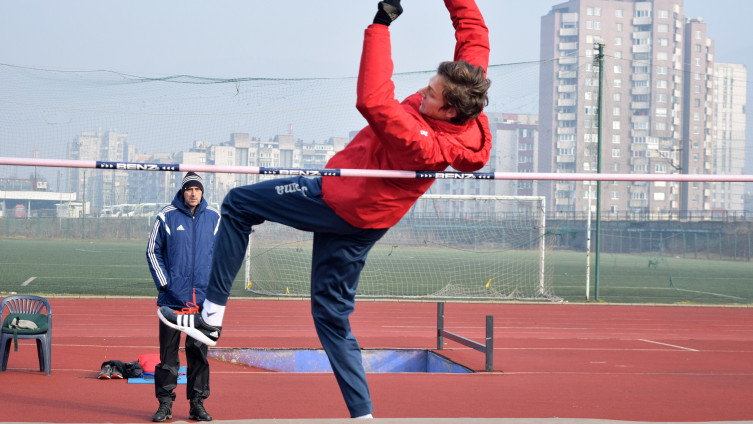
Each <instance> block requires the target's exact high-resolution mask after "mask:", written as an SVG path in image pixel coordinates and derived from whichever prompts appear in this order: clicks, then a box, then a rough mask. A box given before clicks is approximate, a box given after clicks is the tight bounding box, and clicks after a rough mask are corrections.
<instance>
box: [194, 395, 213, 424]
mask: <svg viewBox="0 0 753 424" xmlns="http://www.w3.org/2000/svg"><path fill="white" fill-rule="evenodd" d="M190 402H191V409H190V410H189V411H188V419H189V420H196V421H212V416H211V415H209V414H208V413H207V410H206V409H204V399H202V398H193V399H191V401H190Z"/></svg>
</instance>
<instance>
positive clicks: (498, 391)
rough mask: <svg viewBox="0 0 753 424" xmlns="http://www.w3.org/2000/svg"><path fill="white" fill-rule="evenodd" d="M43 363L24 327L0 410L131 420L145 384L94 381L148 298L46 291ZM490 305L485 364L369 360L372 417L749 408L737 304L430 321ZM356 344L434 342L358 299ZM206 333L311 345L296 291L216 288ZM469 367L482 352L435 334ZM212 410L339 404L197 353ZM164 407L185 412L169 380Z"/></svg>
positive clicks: (329, 392) (398, 308) (750, 326)
mask: <svg viewBox="0 0 753 424" xmlns="http://www.w3.org/2000/svg"><path fill="white" fill-rule="evenodd" d="M51 302H52V308H53V315H54V318H53V352H52V375H51V376H45V375H44V373H42V372H39V371H38V363H37V359H36V350H35V347H34V345H33V341H19V351H18V352H14V351H13V350H12V349H11V353H10V360H9V362H8V370H7V371H5V372H3V373H2V374H0V411H2V421H4V422H56V423H67V422H96V423H104V422H113V423H126V422H145V421H149V420H150V418H151V415H152V413H153V412H154V411H155V410H156V406H157V402H156V400H155V399H154V390H153V386H151V385H145V384H127V383H126V381H122V380H121V381H116V380H98V379H97V375H98V371H99V368H100V364H101V363H102V362H103V361H106V360H122V361H134V360H136V359H137V358H138V355H140V354H142V353H157V352H158V347H157V317H156V306H155V304H154V300H153V299H90V298H85V299H74V298H52V299H51ZM486 315H493V316H494V327H495V328H494V331H495V339H494V347H495V350H494V355H495V356H494V361H495V362H494V365H495V372H494V373H484V372H481V373H477V374H466V375H447V374H369V375H368V379H369V384H370V387H371V392H372V397H373V400H374V405H375V416H377V417H379V418H430V417H443V418H456V417H471V418H548V417H560V418H584V419H585V418H590V419H607V420H624V421H659V422H691V421H692V422H699V421H742V420H753V402H752V400H753V309H750V308H723V307H689V306H681V307H679V306H617V305H581V304H470V303H448V304H447V305H446V306H445V328H446V329H447V330H448V331H451V332H454V333H456V334H460V335H462V336H464V337H467V338H471V339H473V340H476V341H478V342H480V343H483V342H484V336H485V328H484V326H485V316H486ZM351 321H352V324H353V329H354V333H355V334H356V336H357V337H358V339H359V342H360V343H361V346H362V347H363V348H421V349H435V348H436V304H434V303H414V302H370V301H361V302H359V303H358V304H357V306H356V312H355V313H354V314H353V316H352V320H351ZM218 347H225V348H227V347H249V348H251V347H253V348H279V347H285V348H319V347H320V346H319V343H318V340H317V338H316V334H315V332H314V329H313V323H312V320H311V318H310V316H309V303H308V301H276V300H250V299H238V300H236V299H232V300H231V302H230V303H229V305H228V310H227V312H226V315H225V322H224V328H223V336H222V338H221V339H220V344H219V345H218ZM443 354H445V355H446V356H448V357H449V358H451V359H453V360H456V361H458V362H460V363H462V364H463V365H466V366H468V367H471V368H473V369H476V370H483V369H484V355H483V354H481V353H479V352H477V351H475V350H472V349H469V348H466V347H463V346H461V345H459V344H457V343H454V342H452V341H447V340H446V349H445V350H443ZM211 387H212V396H211V397H210V398H209V399H208V400H207V402H206V406H207V410H208V411H209V412H210V413H211V414H212V415H213V416H214V418H215V420H241V419H274V418H276V419H300V418H309V419H311V418H346V417H347V410H346V408H345V405H344V403H343V401H342V398H341V396H340V393H339V390H338V388H337V385H336V383H335V380H334V377H333V376H332V375H331V374H283V373H273V372H266V371H262V370H257V369H254V368H251V367H245V366H240V365H234V364H229V363H224V362H220V361H216V360H213V362H212V374H211ZM177 393H178V399H177V400H176V403H175V405H174V408H173V420H174V421H175V420H187V419H188V403H187V401H186V400H185V386H183V385H180V386H179V387H178V390H177Z"/></svg>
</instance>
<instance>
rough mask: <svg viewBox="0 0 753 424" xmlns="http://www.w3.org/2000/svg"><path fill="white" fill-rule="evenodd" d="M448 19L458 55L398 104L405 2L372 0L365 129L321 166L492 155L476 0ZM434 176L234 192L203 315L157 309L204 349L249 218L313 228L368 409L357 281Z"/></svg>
mask: <svg viewBox="0 0 753 424" xmlns="http://www.w3.org/2000/svg"><path fill="white" fill-rule="evenodd" d="M445 5H446V6H447V10H449V11H450V16H451V17H452V22H453V25H454V27H455V35H456V39H457V45H456V48H455V59H456V60H455V61H452V62H443V63H442V64H440V65H439V68H438V69H437V74H436V75H434V76H433V77H432V78H431V79H430V80H429V85H428V86H426V87H424V88H422V89H421V90H419V91H418V93H416V94H414V95H412V96H410V97H408V98H407V99H405V100H404V101H403V102H402V103H399V102H398V101H397V100H395V98H394V97H395V94H394V85H393V83H392V81H391V79H392V61H391V59H390V36H389V30H388V26H389V25H390V23H391V22H392V21H393V20H394V19H395V18H397V17H398V16H399V15H400V13H401V12H402V7H401V6H400V0H386V1H382V2H379V6H378V12H377V15H376V17H375V18H374V24H373V25H370V26H369V27H368V28H367V29H366V35H365V39H364V46H363V55H362V59H361V70H360V73H359V76H358V103H357V107H358V109H359V110H360V111H361V113H362V114H363V116H364V117H365V118H366V120H367V121H368V123H369V126H368V127H366V128H364V129H363V130H361V132H360V133H358V135H357V136H356V137H355V138H354V139H353V141H352V142H351V143H350V144H349V145H348V146H347V147H346V148H345V149H343V150H342V151H341V152H339V153H337V154H336V155H335V156H334V157H333V158H332V159H331V160H330V161H329V163H328V164H327V167H328V168H333V167H334V168H361V169H397V170H426V171H440V170H444V169H445V168H447V167H448V166H452V167H453V168H455V169H457V170H459V171H475V170H477V169H479V168H481V167H482V166H484V164H485V163H486V161H487V160H488V159H489V150H490V149H491V140H492V137H491V133H490V131H489V125H488V121H487V119H486V116H485V115H483V113H482V110H483V107H484V105H485V104H486V101H487V98H486V92H487V89H488V88H489V84H490V83H489V81H488V80H487V79H486V66H487V64H488V60H489V59H488V57H489V37H488V31H487V29H486V26H485V25H484V20H483V18H482V17H481V13H480V12H479V10H478V8H477V7H476V4H475V2H474V1H473V0H445ZM432 182H433V181H432V180H405V179H379V178H355V177H319V178H305V177H292V178H280V179H275V180H269V181H264V182H260V183H257V184H253V185H249V186H244V187H238V188H234V189H233V190H231V191H230V193H228V195H227V196H226V197H225V200H224V201H223V203H222V221H221V224H220V228H219V231H218V233H217V236H216V238H215V246H214V255H213V257H212V270H211V274H210V277H209V286H208V287H207V293H206V300H205V301H204V303H203V306H202V311H201V313H200V314H189V315H180V314H176V313H174V311H173V310H172V309H170V308H166V307H162V308H160V309H159V311H158V314H159V316H160V319H161V320H162V322H163V323H165V324H166V325H168V326H170V327H172V328H175V329H178V330H181V331H183V332H185V333H186V334H188V335H189V336H191V337H193V338H194V339H196V340H200V341H202V342H204V343H206V344H208V345H210V346H214V345H215V344H216V342H217V340H218V339H219V337H220V333H221V331H222V328H221V325H222V318H223V316H224V313H225V305H226V304H227V300H228V297H229V295H230V289H231V288H232V284H233V280H234V279H235V276H236V274H237V273H238V270H239V269H240V266H241V264H242V263H243V257H244V253H245V252H246V247H247V245H248V235H249V233H250V232H251V230H252V228H253V226H255V225H259V224H261V223H263V222H264V221H274V222H278V223H281V224H283V225H287V226H290V227H293V228H297V229H299V230H303V231H310V232H313V233H314V242H313V250H312V252H313V253H312V258H311V315H312V316H313V318H314V326H315V328H316V333H317V335H318V336H319V340H320V341H321V343H322V347H323V348H324V351H325V352H326V353H327V356H328V357H329V361H330V364H331V365H332V370H333V373H334V375H335V378H336V379H337V383H338V384H339V386H340V391H341V392H342V395H343V398H344V399H345V404H346V405H347V407H348V411H349V412H350V416H351V417H355V418H371V414H372V411H373V407H372V403H371V396H370V394H369V387H368V384H367V382H366V373H365V372H364V368H363V364H362V362H361V349H360V347H359V345H358V342H357V341H356V338H355V336H354V335H353V333H352V332H351V327H350V320H349V317H350V314H351V313H352V312H353V309H354V308H355V298H356V289H357V287H358V279H359V276H360V274H361V270H362V269H363V266H364V264H365V263H366V255H367V254H368V252H369V250H370V249H371V247H372V246H373V245H374V243H376V242H377V241H378V240H379V239H380V238H381V237H382V236H383V235H384V234H385V233H386V232H387V230H388V229H389V228H390V227H391V226H392V225H394V224H395V223H397V222H398V221H399V220H400V218H401V217H402V216H403V215H404V214H405V213H406V212H407V211H408V209H410V207H411V205H413V203H414V202H415V201H416V199H417V198H418V197H420V196H421V195H422V194H423V193H424V192H425V191H426V190H428V188H429V186H431V184H432Z"/></svg>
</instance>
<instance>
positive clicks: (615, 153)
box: [612, 149, 620, 158]
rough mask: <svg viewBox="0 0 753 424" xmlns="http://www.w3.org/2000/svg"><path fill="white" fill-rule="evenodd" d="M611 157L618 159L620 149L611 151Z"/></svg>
mask: <svg viewBox="0 0 753 424" xmlns="http://www.w3.org/2000/svg"><path fill="white" fill-rule="evenodd" d="M612 157H613V158H618V157H620V149H612Z"/></svg>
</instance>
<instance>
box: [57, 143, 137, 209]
mask: <svg viewBox="0 0 753 424" xmlns="http://www.w3.org/2000/svg"><path fill="white" fill-rule="evenodd" d="M133 154H135V150H134V149H133V147H132V146H129V145H128V134H126V133H121V132H118V131H84V132H82V133H81V134H80V135H79V136H77V137H76V138H75V139H74V140H73V141H72V142H71V143H70V144H69V145H68V157H69V158H70V159H75V160H92V161H114V162H127V161H128V160H129V155H133ZM68 172H69V176H68V181H69V185H70V187H69V191H71V192H75V193H76V198H78V199H83V201H84V202H85V203H89V208H90V209H87V210H92V211H99V210H101V209H102V208H103V207H105V206H110V205H116V204H121V203H127V202H128V198H129V192H128V191H129V184H128V174H129V173H128V171H124V170H112V171H107V172H101V171H88V172H87V170H86V169H79V168H70V169H69V171H68Z"/></svg>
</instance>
